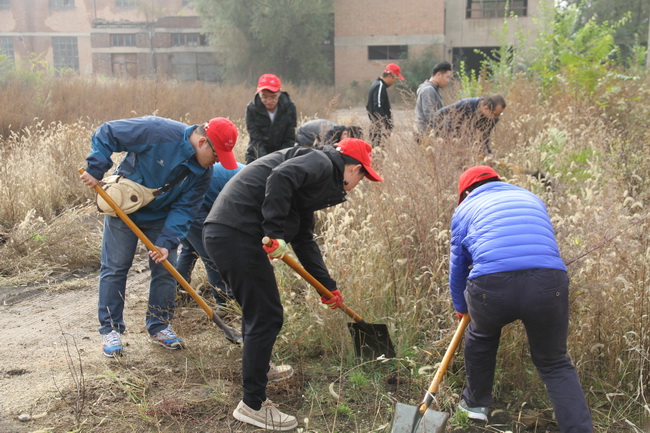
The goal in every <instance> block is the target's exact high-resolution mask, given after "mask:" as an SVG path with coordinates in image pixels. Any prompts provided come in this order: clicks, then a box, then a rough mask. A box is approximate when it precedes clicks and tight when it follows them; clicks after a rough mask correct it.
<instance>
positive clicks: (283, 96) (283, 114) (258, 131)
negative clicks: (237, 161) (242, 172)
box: [246, 74, 298, 164]
mask: <svg viewBox="0 0 650 433" xmlns="http://www.w3.org/2000/svg"><path fill="white" fill-rule="evenodd" d="M281 86H282V83H281V82H280V79H279V78H278V77H276V76H275V75H273V74H264V75H262V76H261V77H260V79H259V81H258V83H257V93H255V96H254V97H253V100H252V101H251V102H249V103H248V105H247V106H246V129H247V130H248V135H249V137H250V141H249V142H248V148H247V149H246V164H250V163H251V162H253V161H255V160H256V159H257V158H261V157H262V156H264V155H268V154H269V153H271V152H275V151H276V150H280V149H286V148H287V147H292V146H293V145H294V144H295V143H296V125H297V124H298V117H297V114H296V105H295V104H294V103H293V101H292V100H291V98H290V97H289V94H288V93H287V92H284V91H282V90H281Z"/></svg>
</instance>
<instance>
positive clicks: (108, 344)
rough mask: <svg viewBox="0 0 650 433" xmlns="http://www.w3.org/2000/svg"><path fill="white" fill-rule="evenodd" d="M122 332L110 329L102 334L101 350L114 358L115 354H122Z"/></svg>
mask: <svg viewBox="0 0 650 433" xmlns="http://www.w3.org/2000/svg"><path fill="white" fill-rule="evenodd" d="M121 337H122V334H120V333H119V332H117V331H111V332H110V333H108V334H105V335H102V343H103V344H102V350H103V351H104V355H106V356H108V357H109V358H115V357H116V356H122V350H124V346H123V345H122V338H121Z"/></svg>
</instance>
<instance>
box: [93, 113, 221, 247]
mask: <svg viewBox="0 0 650 433" xmlns="http://www.w3.org/2000/svg"><path fill="white" fill-rule="evenodd" d="M194 128H196V125H194V126H188V125H185V124H184V123H181V122H177V121H175V120H171V119H165V118H162V117H156V116H145V117H136V118H133V119H122V120H114V121H110V122H106V123H104V124H103V125H101V126H100V127H99V128H97V130H96V131H95V133H94V134H93V136H92V151H91V152H90V155H88V157H87V158H86V161H87V164H88V167H87V168H86V171H87V172H88V173H89V174H90V175H92V176H93V177H94V178H95V179H99V180H101V179H102V178H103V177H104V174H105V173H106V172H107V171H108V169H110V168H111V167H112V166H113V161H112V160H111V155H112V154H113V153H116V152H127V153H126V154H125V156H124V158H123V159H122V161H121V162H120V164H119V166H118V167H117V168H116V169H115V173H114V174H119V175H122V176H124V177H126V178H127V179H130V180H132V181H134V182H137V183H139V184H141V185H144V186H146V187H148V188H154V189H155V188H160V187H162V186H164V185H166V184H167V183H169V182H171V181H173V180H174V179H176V178H177V177H178V176H179V175H180V174H181V173H182V172H183V171H184V170H185V167H187V168H189V174H188V175H187V176H186V177H185V178H183V180H182V181H180V182H178V183H176V184H175V185H174V186H173V187H172V188H171V190H169V191H167V192H165V193H163V194H162V195H160V196H158V197H156V198H155V199H154V200H153V201H152V202H151V203H149V204H148V205H147V206H145V207H143V208H142V209H139V210H137V211H136V212H134V213H132V214H130V215H129V216H130V218H131V219H132V220H133V222H134V223H135V224H136V225H137V224H139V223H145V222H150V221H159V220H163V219H164V220H165V226H164V228H163V230H162V232H161V233H160V236H159V237H158V239H155V240H154V239H152V242H153V243H154V244H155V245H156V246H159V247H162V248H167V249H168V250H170V251H171V250H174V249H176V248H177V247H178V244H179V243H180V241H181V239H183V238H185V236H187V232H188V231H189V227H190V223H191V222H192V220H193V219H194V218H195V217H196V215H197V213H198V210H199V206H200V205H201V202H202V201H203V196H204V194H205V191H206V190H207V189H208V186H209V184H210V179H211V178H212V167H209V168H203V167H201V165H200V164H199V163H198V161H197V160H196V157H195V154H196V152H195V150H194V148H193V147H192V145H191V144H190V140H189V137H190V134H191V133H192V131H194Z"/></svg>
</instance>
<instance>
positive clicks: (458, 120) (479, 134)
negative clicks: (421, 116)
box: [433, 95, 506, 159]
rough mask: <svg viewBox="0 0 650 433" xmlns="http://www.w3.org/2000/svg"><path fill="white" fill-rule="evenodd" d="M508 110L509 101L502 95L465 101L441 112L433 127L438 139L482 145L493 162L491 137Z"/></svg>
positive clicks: (439, 111) (438, 113)
mask: <svg viewBox="0 0 650 433" xmlns="http://www.w3.org/2000/svg"><path fill="white" fill-rule="evenodd" d="M505 109H506V100H505V99H503V96H501V95H492V96H487V97H484V98H465V99H461V100H460V101H458V102H456V103H454V104H451V105H447V106H446V107H443V108H441V109H440V110H438V112H437V113H436V115H435V117H434V121H433V123H434V124H435V127H436V132H437V134H438V136H440V137H443V138H444V139H453V138H460V137H465V138H468V140H466V141H467V142H469V144H474V143H476V142H477V143H479V144H480V146H481V147H482V148H483V151H484V152H485V156H487V157H488V158H490V159H491V158H492V148H491V147H490V134H491V133H492V130H493V129H494V127H495V126H496V125H497V123H499V118H500V117H501V115H502V114H503V112H504V111H505ZM468 134H469V136H468Z"/></svg>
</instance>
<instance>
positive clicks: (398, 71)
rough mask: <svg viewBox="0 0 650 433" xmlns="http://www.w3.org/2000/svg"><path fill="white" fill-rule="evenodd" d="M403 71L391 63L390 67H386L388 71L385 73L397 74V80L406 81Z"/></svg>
mask: <svg viewBox="0 0 650 433" xmlns="http://www.w3.org/2000/svg"><path fill="white" fill-rule="evenodd" d="M401 71H402V70H401V69H400V68H399V66H397V65H396V64H395V63H389V64H388V65H386V70H385V71H384V72H388V73H389V74H395V75H397V78H399V79H400V80H402V81H404V77H402V73H401Z"/></svg>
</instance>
